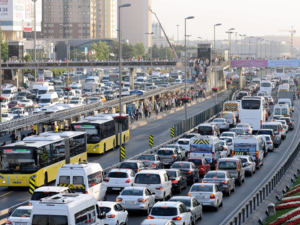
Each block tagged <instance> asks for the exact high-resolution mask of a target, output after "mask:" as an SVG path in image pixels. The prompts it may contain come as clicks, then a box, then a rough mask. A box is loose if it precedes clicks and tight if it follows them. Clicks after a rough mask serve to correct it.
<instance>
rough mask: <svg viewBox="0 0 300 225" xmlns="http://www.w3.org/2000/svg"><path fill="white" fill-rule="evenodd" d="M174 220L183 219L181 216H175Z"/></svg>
mask: <svg viewBox="0 0 300 225" xmlns="http://www.w3.org/2000/svg"><path fill="white" fill-rule="evenodd" d="M172 220H181V217H180V216H176V217H173V218H172Z"/></svg>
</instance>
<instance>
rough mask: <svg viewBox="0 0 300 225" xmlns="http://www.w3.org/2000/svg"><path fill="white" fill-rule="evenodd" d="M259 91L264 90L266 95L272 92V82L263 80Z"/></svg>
mask: <svg viewBox="0 0 300 225" xmlns="http://www.w3.org/2000/svg"><path fill="white" fill-rule="evenodd" d="M259 91H266V92H267V93H268V95H271V94H272V82H271V81H268V80H263V81H261V83H260V88H259Z"/></svg>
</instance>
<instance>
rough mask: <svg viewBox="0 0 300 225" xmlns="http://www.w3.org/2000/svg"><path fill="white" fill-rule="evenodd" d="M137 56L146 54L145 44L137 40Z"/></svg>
mask: <svg viewBox="0 0 300 225" xmlns="http://www.w3.org/2000/svg"><path fill="white" fill-rule="evenodd" d="M134 47H135V54H136V55H135V56H136V57H137V56H140V57H143V56H144V55H145V46H144V44H143V43H142V42H137V43H136V44H135V46H134Z"/></svg>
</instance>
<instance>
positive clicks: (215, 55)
mask: <svg viewBox="0 0 300 225" xmlns="http://www.w3.org/2000/svg"><path fill="white" fill-rule="evenodd" d="M221 25H222V24H221V23H217V24H215V25H214V76H215V85H214V86H215V88H217V75H216V58H217V54H216V27H217V26H221ZM217 98H218V95H217V92H216V104H217V101H218V99H217Z"/></svg>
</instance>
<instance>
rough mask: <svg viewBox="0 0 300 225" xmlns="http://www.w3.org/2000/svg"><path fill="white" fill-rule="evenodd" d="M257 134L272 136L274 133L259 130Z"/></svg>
mask: <svg viewBox="0 0 300 225" xmlns="http://www.w3.org/2000/svg"><path fill="white" fill-rule="evenodd" d="M257 134H270V135H272V131H271V130H259V131H258V132H257Z"/></svg>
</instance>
